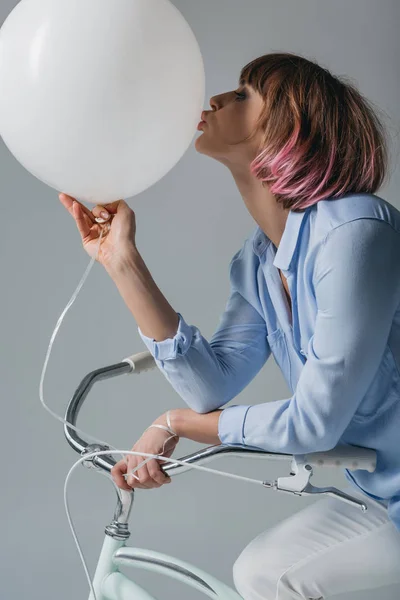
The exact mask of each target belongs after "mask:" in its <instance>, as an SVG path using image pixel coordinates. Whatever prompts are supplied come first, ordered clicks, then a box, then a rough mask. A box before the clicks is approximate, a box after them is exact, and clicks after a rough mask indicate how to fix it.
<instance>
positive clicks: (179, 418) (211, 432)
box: [155, 408, 221, 445]
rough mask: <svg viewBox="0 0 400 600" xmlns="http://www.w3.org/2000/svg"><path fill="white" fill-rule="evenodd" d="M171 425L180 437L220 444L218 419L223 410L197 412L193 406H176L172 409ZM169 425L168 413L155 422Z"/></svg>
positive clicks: (204, 442) (203, 442)
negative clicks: (167, 420)
mask: <svg viewBox="0 0 400 600" xmlns="http://www.w3.org/2000/svg"><path fill="white" fill-rule="evenodd" d="M169 414H170V422H171V427H172V429H173V430H174V431H175V433H177V434H178V435H179V437H183V438H187V439H189V440H193V441H194V442H200V443H202V444H212V445H218V444H220V443H221V440H220V439H219V437H218V420H219V416H220V414H221V410H215V411H213V412H209V413H197V412H195V411H194V410H192V409H191V408H174V409H173V410H171V411H170V413H169ZM158 422H159V423H160V424H162V425H167V422H166V415H165V414H164V415H162V416H161V417H159V419H157V421H155V423H158Z"/></svg>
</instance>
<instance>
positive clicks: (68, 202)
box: [58, 193, 96, 224]
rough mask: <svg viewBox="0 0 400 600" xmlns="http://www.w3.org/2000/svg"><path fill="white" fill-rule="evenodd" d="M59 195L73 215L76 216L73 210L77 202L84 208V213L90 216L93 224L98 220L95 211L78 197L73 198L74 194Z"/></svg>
mask: <svg viewBox="0 0 400 600" xmlns="http://www.w3.org/2000/svg"><path fill="white" fill-rule="evenodd" d="M58 197H59V199H60V202H61V203H62V204H63V205H64V206H65V208H66V209H67V210H68V211H69V213H70V214H71V216H72V217H73V216H74V215H73V212H72V205H73V203H74V202H76V203H77V204H79V206H80V207H81V208H82V211H83V213H84V214H85V215H86V216H87V217H88V219H89V220H90V222H91V223H92V224H94V223H95V222H96V221H95V218H94V216H93V213H92V212H91V211H90V210H89V209H88V208H87V207H86V206H85V205H84V204H82V203H81V202H78V200H77V199H76V198H73V197H72V196H69V195H68V194H64V193H61V194H59V195H58Z"/></svg>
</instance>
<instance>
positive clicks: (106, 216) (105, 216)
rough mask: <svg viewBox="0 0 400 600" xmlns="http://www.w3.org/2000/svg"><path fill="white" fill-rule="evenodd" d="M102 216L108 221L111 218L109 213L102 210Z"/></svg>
mask: <svg viewBox="0 0 400 600" xmlns="http://www.w3.org/2000/svg"><path fill="white" fill-rule="evenodd" d="M100 215H101V216H102V217H103V219H108V217H109V216H110V215H109V214H108V212H106V211H105V210H102V211H101V213H100Z"/></svg>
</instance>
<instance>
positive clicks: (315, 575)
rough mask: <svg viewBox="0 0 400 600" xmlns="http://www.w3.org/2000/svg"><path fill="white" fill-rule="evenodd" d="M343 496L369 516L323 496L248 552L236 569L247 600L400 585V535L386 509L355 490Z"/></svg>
mask: <svg viewBox="0 0 400 600" xmlns="http://www.w3.org/2000/svg"><path fill="white" fill-rule="evenodd" d="M343 491H345V492H347V493H348V494H350V495H352V496H355V497H357V498H361V499H362V500H363V501H364V502H365V504H366V505H367V507H368V510H367V511H366V512H365V513H363V512H362V510H361V509H360V508H359V507H357V506H354V505H350V504H347V503H346V502H343V501H342V500H338V499H337V498H333V497H331V496H321V498H320V500H318V502H315V503H314V504H309V505H308V506H306V507H305V508H304V509H302V510H299V512H297V513H295V514H294V515H291V516H290V517H289V518H287V519H285V520H284V521H282V522H281V523H278V524H276V525H275V526H273V527H272V528H271V529H268V530H267V531H264V532H263V533H260V535H258V536H257V537H256V538H254V539H253V540H252V541H251V542H250V543H249V544H248V545H247V546H246V547H245V549H244V550H243V552H242V553H241V554H240V556H239V557H238V558H237V560H236V562H235V564H234V566H233V580H234V583H235V586H236V589H237V591H238V592H239V594H240V595H241V596H242V597H243V598H244V599H245V600H301V599H306V600H309V599H310V598H311V599H321V598H322V599H325V598H331V597H332V596H334V595H335V594H340V593H345V592H352V591H356V590H370V589H373V588H379V587H382V586H386V585H391V584H398V583H400V531H398V530H397V529H396V527H395V526H394V525H393V523H392V522H391V521H390V520H389V518H388V516H387V509H386V506H384V505H383V504H381V503H379V502H377V501H375V500H373V499H371V498H370V497H369V496H366V495H365V494H363V493H362V492H359V491H358V490H357V489H355V488H354V486H353V485H348V486H346V487H344V488H343ZM276 493H277V494H279V492H276ZM298 502H299V503H301V498H299V499H298ZM399 595H400V594H399Z"/></svg>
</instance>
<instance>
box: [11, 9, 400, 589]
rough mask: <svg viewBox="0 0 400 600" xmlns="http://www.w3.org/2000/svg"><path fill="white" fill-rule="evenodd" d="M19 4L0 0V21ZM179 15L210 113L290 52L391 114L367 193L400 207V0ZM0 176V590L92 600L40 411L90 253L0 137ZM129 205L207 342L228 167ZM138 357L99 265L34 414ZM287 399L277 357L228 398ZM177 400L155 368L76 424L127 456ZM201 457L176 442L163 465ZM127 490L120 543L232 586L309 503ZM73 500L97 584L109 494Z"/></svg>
mask: <svg viewBox="0 0 400 600" xmlns="http://www.w3.org/2000/svg"><path fill="white" fill-rule="evenodd" d="M16 4H17V3H16V2H15V0H1V6H0V22H1V23H2V22H3V21H4V19H5V18H6V16H7V15H8V14H9V12H10V10H11V9H12V8H13V7H14V6H15V5H16ZM175 4H176V6H177V7H178V8H179V10H181V12H182V13H183V15H184V16H185V18H186V19H187V20H188V22H189V24H190V25H191V27H192V28H193V31H194V32H195V35H196V36H197V39H198V41H199V44H200V47H201V49H202V52H203V56H204V61H205V67H206V75H207V87H206V104H205V107H204V108H206V109H208V108H209V105H208V100H209V98H210V96H212V95H214V94H216V93H219V92H222V91H224V90H228V89H234V88H235V87H236V85H237V80H238V75H239V71H240V68H241V67H242V66H243V65H244V64H246V63H247V62H248V61H249V60H251V59H253V58H255V57H256V56H259V55H261V54H265V53H267V52H275V51H291V52H297V53H299V54H302V55H303V56H306V57H307V58H310V59H312V60H316V61H317V62H319V63H320V64H321V65H322V66H325V67H328V68H329V69H331V70H332V71H333V72H334V73H336V74H338V75H340V74H342V75H348V76H350V77H352V78H353V80H354V81H355V83H356V84H357V85H358V87H359V89H360V91H361V92H362V93H363V94H365V95H366V96H367V97H368V98H369V99H370V100H371V101H373V102H374V103H375V104H376V105H378V106H379V108H380V109H381V110H383V111H385V113H386V119H385V122H386V126H387V127H388V129H389V132H390V135H391V138H392V165H391V170H392V176H391V180H390V183H389V184H388V185H387V186H386V187H385V188H384V189H381V190H380V192H379V195H380V196H382V197H384V198H385V199H386V200H388V201H389V202H391V203H392V204H394V205H396V206H397V207H398V208H399V207H400V202H399V195H398V189H399V184H400V174H399V168H398V131H399V99H400V89H399V86H400V84H399V77H398V63H399V58H400V38H399V36H398V24H399V17H400V4H399V2H398V0H384V1H383V0H380V1H379V2H377V1H375V2H374V1H372V0H371V1H367V0H352V2H347V1H345V0H336V1H335V2H328V1H327V0H325V1H321V0H318V1H317V0H315V1H314V0H307V1H305V0H301V1H299V0H291V1H286V2H272V1H268V0H246V2H244V1H242V0H218V1H217V2H216V1H215V0H202V1H201V2H199V1H194V0H189V1H188V0H175ZM57 93H60V92H57ZM61 93H62V92H61ZM60 142H62V140H60ZM0 169H1V171H0V194H1V208H2V215H1V216H2V218H1V222H2V228H1V237H0V244H1V261H2V262H1V273H2V293H1V296H0V302H1V307H0V308H1V310H0V314H1V333H2V334H1V339H2V344H1V353H2V356H1V361H0V365H1V377H0V382H1V397H2V398H3V401H2V404H3V406H2V412H3V418H2V419H1V438H0V439H1V444H2V445H1V450H2V493H1V495H0V503H1V504H0V514H1V550H0V552H1V577H0V578H1V582H2V589H3V594H2V597H3V598H7V600H10V599H14V598H15V599H17V598H18V599H20V598H28V597H33V598H39V597H40V598H41V599H42V600H47V599H49V600H50V599H52V598H58V600H70V599H71V598H86V597H87V595H88V586H87V582H86V578H85V575H84V571H83V569H82V566H81V562H80V559H79V556H78V553H77V550H76V547H75V544H74V541H73V538H72V536H71V533H70V530H69V526H68V522H67V519H66V515H65V512H64V505H63V484H64V478H65V476H66V473H67V471H68V470H69V468H70V467H71V465H72V464H73V462H74V461H75V460H76V459H77V458H78V456H77V455H76V454H74V453H73V451H72V450H71V449H70V447H69V446H68V445H67V443H66V441H64V438H63V431H62V425H61V423H59V422H57V421H55V420H54V419H53V418H52V417H51V416H50V415H49V414H48V413H47V412H45V411H44V410H43V408H42V407H41V405H40V400H39V381H40V376H41V372H42V368H43V364H44V360H45V355H46V352H47V348H48V344H49V341H50V337H51V334H52V332H53V330H54V328H55V325H56V323H57V321H58V318H59V316H60V315H61V313H62V311H63V309H64V308H65V306H66V304H67V302H68V301H69V299H70V298H71V295H72V293H73V291H74V290H75V289H76V286H77V284H78V282H79V281H80V279H81V277H82V275H83V273H84V271H85V269H86V267H87V266H88V263H89V261H90V259H89V257H88V255H87V254H86V253H85V252H84V250H83V248H82V245H81V241H80V236H79V233H78V230H77V228H76V226H75V224H74V222H73V220H72V218H71V217H70V216H69V215H68V213H67V212H66V210H65V208H64V207H63V206H62V205H61V203H60V202H59V200H58V197H57V191H56V190H53V189H50V188H49V187H47V186H46V185H45V184H43V183H41V182H40V181H38V180H37V179H35V178H34V177H33V176H32V175H30V174H29V173H28V172H27V171H26V170H24V169H23V168H22V167H21V166H20V165H19V164H18V163H17V161H16V160H15V159H14V157H13V156H12V155H11V154H10V153H9V151H8V150H7V148H6V147H5V146H4V144H3V142H1V143H0ZM128 202H129V204H130V206H131V207H132V208H133V209H134V210H135V212H136V217H137V226H138V233H137V243H138V247H139V250H140V252H141V254H142V256H143V258H144V260H145V261H146V264H147V266H148V268H149V269H150V271H151V273H152V275H153V277H154V279H155V281H156V283H157V284H158V286H159V287H160V289H161V290H162V291H163V293H164V294H165V295H166V297H167V299H168V300H169V302H170V303H171V304H172V306H173V307H174V308H175V310H177V311H179V312H181V313H182V314H183V315H184V317H185V319H186V320H187V322H188V323H190V324H194V325H196V326H197V327H199V329H200V330H201V332H202V334H203V335H204V336H205V337H206V338H207V339H210V337H211V335H212V333H213V331H214V330H215V328H216V326H217V324H218V321H219V316H220V314H221V312H222V311H223V309H224V306H225V302H226V299H227V296H228V293H229V280H228V264H229V261H230V259H231V257H232V256H233V254H234V253H235V252H236V251H237V250H238V249H239V248H240V246H241V245H242V242H243V240H244V238H245V236H247V235H248V234H249V233H250V231H252V229H253V228H254V227H255V225H256V224H255V222H254V221H253V219H252V218H251V216H250V215H249V213H248V212H247V209H246V207H245V205H244V203H243V201H242V198H241V196H240V195H239V193H238V190H237V188H236V186H235V184H234V181H233V178H232V177H231V174H230V172H229V171H228V170H227V169H226V168H224V167H223V166H222V165H221V164H220V163H218V162H216V161H213V160H210V159H209V158H208V157H206V156H204V155H199V154H198V153H196V151H195V149H194V147H193V145H192V146H191V148H190V149H189V150H188V152H187V153H186V154H185V156H184V157H183V158H182V160H181V161H180V162H179V164H178V165H177V166H176V167H175V168H174V169H173V170H172V171H171V172H170V173H169V174H168V175H167V176H165V177H164V178H163V179H162V180H161V181H159V182H158V183H157V184H156V185H154V186H152V187H151V188H150V189H149V190H147V191H146V192H144V193H142V194H140V196H138V197H135V198H133V199H128ZM143 350H146V348H145V346H144V344H143V343H142V341H141V339H140V337H139V334H138V332H137V326H136V323H135V321H134V319H133V316H132V315H131V313H130V312H129V310H128V309H127V307H126V305H125V303H124V301H123V300H122V298H121V297H120V295H119V293H118V290H117V288H116V286H115V285H114V283H113V281H112V280H111V279H110V278H109V277H108V275H107V273H106V272H105V270H104V269H103V268H102V267H101V266H100V265H99V264H97V263H96V265H94V267H93V270H92V271H91V273H90V275H89V279H88V280H87V282H86V285H85V286H84V287H83V289H82V290H81V292H80V294H79V296H78V298H77V300H76V302H75V304H74V305H73V306H72V308H71V309H70V310H69V312H68V313H67V315H66V317H65V319H64V322H63V324H62V326H61V329H60V331H59V333H58V336H57V338H56V340H55V343H54V346H53V352H52V355H51V357H50V362H49V364H48V370H47V374H46V378H45V382H44V397H45V401H46V403H48V404H49V405H50V406H51V408H52V409H53V410H55V411H56V412H58V413H59V414H60V413H61V414H63V413H64V409H65V407H66V404H67V402H68V401H69V399H70V397H71V395H72V394H73V392H74V390H75V388H76V386H77V385H78V383H79V382H80V381H81V379H82V377H83V376H84V375H85V374H86V373H88V372H89V371H91V370H93V369H96V368H98V367H101V366H105V365H108V364H112V363H115V362H119V361H120V360H122V359H123V358H125V357H126V356H129V355H130V354H133V353H135V352H140V351H143ZM289 395H290V392H289V390H288V388H287V386H286V384H285V382H284V380H283V377H282V375H281V373H280V371H279V370H278V368H277V366H276V364H275V363H274V361H273V359H271V360H270V361H268V363H267V364H266V366H265V367H264V369H263V370H262V371H261V373H260V374H259V375H258V376H257V377H256V378H255V379H254V380H253V381H252V382H251V384H250V385H249V386H248V387H247V388H246V389H245V390H244V391H243V392H242V393H241V394H240V396H238V397H237V398H235V399H234V403H243V404H248V403H249V404H255V403H259V402H260V403H261V402H266V401H269V400H278V399H281V398H285V397H289ZM185 406H186V405H185V403H184V402H183V400H182V399H181V398H180V397H179V396H178V395H177V394H176V393H175V392H174V390H173V389H172V388H171V387H170V386H169V385H168V382H167V381H166V380H165V379H164V377H163V375H162V374H161V373H160V372H158V371H153V372H152V373H150V374H148V373H146V374H144V375H142V377H140V378H137V379H134V378H132V377H121V378H119V379H113V380H109V381H106V382H103V383H102V384H101V385H97V386H96V387H95V389H94V390H93V393H92V394H91V396H90V398H89V399H88V401H87V405H86V406H85V407H84V409H83V411H82V419H81V423H80V424H81V426H82V427H83V428H84V429H86V430H88V431H90V432H92V433H93V435H95V436H98V437H100V438H102V439H107V440H108V441H109V442H110V443H111V444H113V445H116V446H119V447H123V448H126V449H128V448H130V447H132V445H133V443H134V442H136V441H137V439H138V438H139V437H140V435H141V433H142V432H143V430H144V429H145V428H146V427H147V426H148V425H149V424H150V423H151V422H152V421H153V420H154V419H155V418H156V417H157V416H159V415H160V414H161V413H162V412H164V411H165V410H167V409H168V408H177V407H185ZM199 447H202V445H201V444H197V443H195V442H192V441H189V440H182V441H181V443H180V445H179V447H178V449H177V451H176V454H175V456H176V457H179V456H182V455H184V454H186V453H188V452H192V451H194V450H195V449H196V448H199ZM208 466H210V467H213V468H215V469H221V470H226V471H231V472H234V473H239V474H242V475H245V476H248V477H254V478H258V479H271V478H275V477H277V476H281V475H282V476H283V475H287V474H288V473H289V464H288V463H287V466H286V463H279V462H278V461H275V462H272V461H267V460H266V461H260V460H254V461H252V460H250V459H236V460H235V459H232V458H231V459H228V458H225V459H223V460H219V461H216V462H214V463H212V464H210V465H208ZM313 481H314V482H315V483H316V485H318V484H322V485H325V484H332V485H335V486H339V487H340V486H344V485H346V484H347V482H346V480H345V478H344V475H343V474H342V472H337V473H335V472H331V473H329V474H328V475H327V474H326V472H321V471H316V473H315V476H314V480H313ZM135 496H136V498H135V503H134V507H133V511H132V515H131V520H130V523H131V532H132V535H131V539H130V543H131V545H133V546H137V547H143V548H151V549H153V550H158V551H161V552H166V553H170V554H172V555H174V556H177V557H180V558H182V559H185V560H187V561H189V562H192V563H194V564H196V565H198V566H199V567H201V568H203V569H205V570H207V571H209V572H210V573H212V574H214V575H215V576H217V577H219V578H220V579H222V580H223V581H224V582H226V583H227V584H228V585H233V580H232V565H233V563H234V560H235V559H236V557H237V556H238V555H239V553H240V552H241V550H242V549H243V548H244V547H245V545H247V544H248V543H249V542H250V541H251V539H253V538H254V537H255V536H256V535H258V534H259V533H260V532H261V531H262V530H264V529H266V528H269V527H271V526H272V525H274V524H275V523H277V522H279V521H280V520H282V519H284V518H286V517H288V516H289V515H291V514H293V513H294V512H296V511H297V510H299V509H301V508H303V507H305V506H306V505H307V504H309V503H311V502H315V501H316V500H314V499H313V498H310V497H302V498H295V497H291V496H289V495H286V494H281V493H277V492H273V491H270V490H266V489H262V488H261V486H260V487H257V486H254V485H252V484H249V483H245V482H240V481H235V480H233V479H229V478H226V477H219V476H216V475H213V474H207V473H202V472H200V471H192V472H190V473H187V474H184V475H182V476H180V477H177V478H176V479H175V480H174V479H173V481H172V483H171V484H170V485H169V486H164V487H162V488H160V489H155V490H151V491H145V490H139V491H138V492H137V493H136V495H135ZM70 504H71V510H72V516H73V519H74V522H75V524H76V526H77V531H78V536H79V539H80V540H81V542H82V546H83V550H84V553H85V555H86V557H87V559H88V565H89V569H90V572H91V573H93V569H94V567H95V564H96V562H97V557H98V554H99V551H100V547H101V543H102V540H103V531H104V526H105V525H106V524H107V523H108V522H109V521H110V520H111V518H112V515H113V511H114V505H115V502H114V491H113V488H112V485H111V484H110V483H109V482H108V481H107V480H106V479H105V478H103V477H100V476H98V475H97V474H96V473H94V472H92V471H88V470H86V469H83V468H79V469H77V470H76V471H75V475H74V476H73V478H72V481H71V486H70ZM131 574H132V576H133V577H135V578H136V580H137V581H138V582H139V583H140V584H142V585H145V587H146V586H147V588H148V589H149V591H150V592H151V593H153V594H154V595H155V596H156V597H159V598H164V599H167V598H170V599H172V598H176V597H178V598H185V599H187V600H191V599H195V598H200V596H201V597H203V596H202V595H201V594H200V592H197V591H195V590H191V589H190V588H186V587H184V586H183V585H182V584H180V583H178V582H176V581H174V580H170V579H168V578H164V577H162V576H159V575H154V574H151V573H149V572H146V571H141V570H138V569H135V570H134V571H132V572H131ZM377 593H378V595H379V598H380V599H381V600H394V599H395V598H398V590H396V589H395V588H394V587H393V586H387V587H386V588H384V589H382V590H379V591H378V592H377V591H374V590H371V591H367V592H364V591H360V592H356V593H351V594H345V595H342V597H343V600H345V599H346V600H350V599H351V600H357V599H358V598H359V599H360V600H361V599H362V600H372V599H374V600H375V599H376V594H377Z"/></svg>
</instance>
